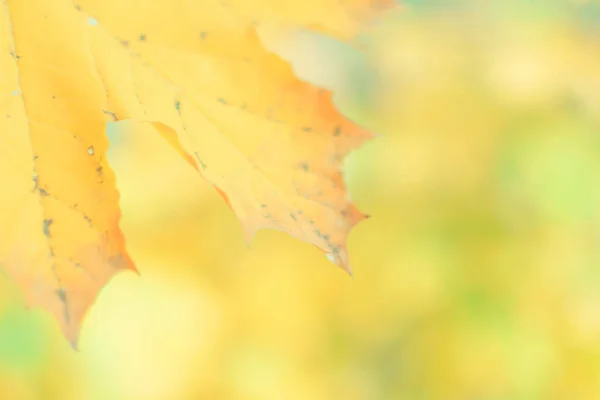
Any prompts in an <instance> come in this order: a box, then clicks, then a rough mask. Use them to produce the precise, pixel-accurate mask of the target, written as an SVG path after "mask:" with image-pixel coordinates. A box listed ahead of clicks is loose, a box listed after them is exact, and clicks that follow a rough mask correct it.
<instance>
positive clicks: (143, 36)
mask: <svg viewBox="0 0 600 400" xmlns="http://www.w3.org/2000/svg"><path fill="white" fill-rule="evenodd" d="M145 40H146V35H145V34H144V33H142V34H140V41H142V42H143V41H145Z"/></svg>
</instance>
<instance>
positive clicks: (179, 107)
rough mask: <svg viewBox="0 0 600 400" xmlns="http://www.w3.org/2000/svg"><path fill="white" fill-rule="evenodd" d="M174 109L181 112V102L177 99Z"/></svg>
mask: <svg viewBox="0 0 600 400" xmlns="http://www.w3.org/2000/svg"><path fill="white" fill-rule="evenodd" d="M175 109H176V110H177V111H178V112H181V102H180V101H179V100H175Z"/></svg>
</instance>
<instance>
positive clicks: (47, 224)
mask: <svg viewBox="0 0 600 400" xmlns="http://www.w3.org/2000/svg"><path fill="white" fill-rule="evenodd" d="M53 222H54V220H53V219H52V218H50V219H45V220H44V235H46V237H50V225H52V223H53Z"/></svg>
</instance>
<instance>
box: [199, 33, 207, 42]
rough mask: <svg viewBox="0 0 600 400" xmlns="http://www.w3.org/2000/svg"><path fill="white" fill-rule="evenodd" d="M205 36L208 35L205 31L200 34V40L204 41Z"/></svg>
mask: <svg viewBox="0 0 600 400" xmlns="http://www.w3.org/2000/svg"><path fill="white" fill-rule="evenodd" d="M207 34H208V32H206V31H203V32H200V39H202V40H204V39H206V35H207Z"/></svg>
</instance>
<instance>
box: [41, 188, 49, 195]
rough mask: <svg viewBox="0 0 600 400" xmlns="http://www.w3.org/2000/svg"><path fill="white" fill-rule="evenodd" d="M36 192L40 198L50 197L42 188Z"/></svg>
mask: <svg viewBox="0 0 600 400" xmlns="http://www.w3.org/2000/svg"><path fill="white" fill-rule="evenodd" d="M38 191H39V193H40V196H44V197H46V196H50V193H48V191H47V190H46V189H44V188H39V189H38Z"/></svg>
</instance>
